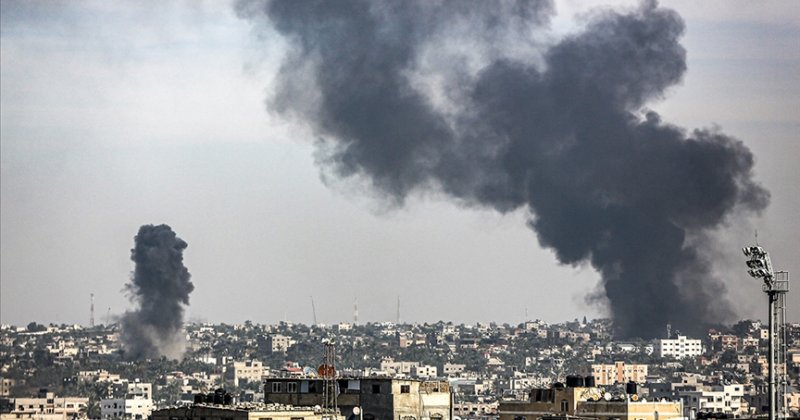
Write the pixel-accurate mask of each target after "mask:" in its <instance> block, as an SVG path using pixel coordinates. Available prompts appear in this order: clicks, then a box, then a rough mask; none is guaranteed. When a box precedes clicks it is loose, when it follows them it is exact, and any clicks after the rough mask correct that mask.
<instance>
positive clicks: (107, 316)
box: [106, 306, 111, 326]
mask: <svg viewBox="0 0 800 420" xmlns="http://www.w3.org/2000/svg"><path fill="white" fill-rule="evenodd" d="M110 324H111V307H110V306H109V307H108V310H106V326H108V325H110Z"/></svg>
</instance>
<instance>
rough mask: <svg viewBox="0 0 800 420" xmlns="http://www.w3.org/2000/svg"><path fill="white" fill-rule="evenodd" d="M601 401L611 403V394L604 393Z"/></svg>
mask: <svg viewBox="0 0 800 420" xmlns="http://www.w3.org/2000/svg"><path fill="white" fill-rule="evenodd" d="M603 399H604V400H606V401H611V393H610V392H606V393H604V394H603Z"/></svg>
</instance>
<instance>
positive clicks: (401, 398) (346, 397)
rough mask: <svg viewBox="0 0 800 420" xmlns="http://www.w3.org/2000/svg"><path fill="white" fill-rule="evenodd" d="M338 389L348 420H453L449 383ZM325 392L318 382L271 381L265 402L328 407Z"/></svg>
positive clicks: (378, 383)
mask: <svg viewBox="0 0 800 420" xmlns="http://www.w3.org/2000/svg"><path fill="white" fill-rule="evenodd" d="M335 385H336V386H335V389H336V391H334V393H335V394H336V403H337V405H338V407H339V409H340V410H341V413H342V415H343V416H344V418H345V419H351V418H358V419H359V420H387V419H393V420H452V416H453V399H452V394H451V392H450V385H449V384H448V383H447V382H446V381H419V380H414V379H393V378H346V379H345V378H343V379H338V380H337V381H336V384H335ZM325 388H326V383H325V381H323V380H322V379H317V378H305V379H303V378H301V379H293V378H268V379H267V380H266V381H265V384H264V401H265V402H266V403H275V404H289V405H294V406H323V407H324V406H325V403H326V401H325ZM329 389H330V388H329ZM328 403H329V404H330V401H328ZM353 416H355V417H353Z"/></svg>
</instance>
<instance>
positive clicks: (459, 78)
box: [237, 0, 769, 337]
mask: <svg viewBox="0 0 800 420" xmlns="http://www.w3.org/2000/svg"><path fill="white" fill-rule="evenodd" d="M237 12H238V14H239V16H240V17H243V18H247V19H249V20H251V21H252V22H254V23H255V24H257V25H262V24H263V25H265V26H263V27H262V26H256V27H257V28H272V29H273V30H275V31H277V32H278V33H280V34H281V35H282V36H284V37H285V39H286V40H287V41H288V44H289V52H288V54H287V57H286V59H285V61H284V63H283V65H282V67H281V69H280V72H279V74H278V77H277V79H276V92H275V93H274V95H273V96H272V97H271V98H270V101H269V106H270V109H271V110H273V111H275V112H278V113H280V114H282V115H284V116H286V117H289V118H295V119H298V120H300V121H303V122H305V123H306V124H308V125H309V126H310V127H311V128H312V129H313V130H314V132H315V133H316V135H317V136H318V137H319V139H320V140H319V141H318V160H319V161H320V163H321V164H322V165H323V167H324V170H325V171H327V172H328V173H332V174H334V175H336V176H339V177H351V176H356V177H359V178H365V179H367V180H369V182H370V183H371V185H372V186H373V187H374V188H375V190H376V191H379V192H381V193H382V194H383V195H384V196H385V197H387V198H388V199H389V201H390V202H393V203H395V204H398V205H401V204H402V203H403V201H404V199H405V198H406V197H407V196H408V195H409V194H411V193H413V192H415V191H419V190H434V191H441V192H444V193H446V194H448V195H450V196H451V197H453V198H455V199H456V200H457V201H458V202H459V203H461V204H463V205H466V206H481V207H489V208H494V209H496V210H497V211H499V212H510V211H514V210H516V209H519V208H525V209H526V210H527V211H528V212H529V214H530V219H529V226H530V227H531V228H532V229H533V230H534V231H535V232H536V234H537V236H538V240H539V242H540V243H541V244H542V245H543V246H545V247H548V248H551V249H553V250H554V251H555V253H556V255H557V257H558V259H559V261H560V262H561V263H564V264H580V263H582V262H586V261H588V262H590V263H591V264H592V266H593V267H595V268H596V269H597V270H598V271H599V272H600V274H601V276H602V292H601V293H599V296H591V297H589V299H590V300H591V299H596V298H603V299H605V298H607V300H608V303H609V309H610V311H611V313H612V316H613V319H614V322H615V328H616V333H617V334H618V336H622V337H631V336H640V337H652V336H654V335H657V334H659V333H660V332H661V331H662V330H663V329H664V326H665V325H666V324H667V323H668V322H670V323H671V324H672V325H673V326H675V327H676V328H678V329H680V330H681V331H683V332H694V331H698V330H699V329H700V328H702V327H703V326H704V325H708V323H714V322H719V321H722V320H725V319H726V318H727V317H728V316H730V305H729V302H727V301H726V300H725V298H724V285H723V283H722V282H721V281H720V279H719V278H716V277H715V276H714V274H713V273H712V272H711V271H710V268H709V261H707V260H706V258H705V257H704V255H706V253H705V251H706V250H707V249H706V248H705V247H706V246H708V245H707V244H708V243H709V241H708V240H707V234H708V233H709V232H711V231H713V230H714V229H716V228H719V227H720V226H723V225H724V224H725V223H727V222H729V221H730V219H731V218H732V217H735V216H738V215H741V214H746V213H747V212H758V211H760V210H761V209H763V208H765V207H766V205H767V203H768V200H769V193H768V192H767V191H766V190H765V189H763V188H762V187H761V186H760V185H758V184H757V183H755V182H754V181H753V179H752V168H753V155H752V154H751V153H750V151H749V150H748V149H747V148H746V147H745V146H744V145H743V144H742V143H741V142H740V141H738V140H736V139H734V138H731V137H729V136H727V135H725V134H723V133H721V132H720V131H719V130H717V129H711V130H695V131H691V132H688V131H686V130H684V129H682V128H680V127H676V126H674V125H671V124H668V123H664V122H662V121H661V119H660V117H659V115H657V114H656V113H655V112H652V111H648V110H647V109H646V108H645V105H646V104H647V103H648V101H652V100H654V99H660V98H661V97H662V96H663V94H664V92H665V89H667V88H668V87H670V86H672V85H675V84H676V83H678V82H680V81H681V78H682V76H683V74H684V72H685V71H686V51H685V50H684V48H683V47H682V46H681V45H680V43H679V38H680V37H681V35H682V33H683V30H684V25H683V21H682V20H681V18H680V16H678V14H677V13H675V12H674V11H671V10H668V9H663V8H660V7H658V5H657V4H656V2H654V1H650V2H644V3H642V4H641V5H640V6H639V7H637V8H635V9H629V10H625V11H621V12H620V11H611V10H604V11H598V12H596V13H595V14H594V15H593V16H592V17H591V18H590V19H589V20H588V22H587V24H586V26H585V28H584V29H583V30H582V32H580V33H577V34H573V35H570V36H566V37H564V38H563V39H561V40H557V41H553V40H552V39H551V38H552V37H549V38H548V35H547V34H546V30H547V25H548V22H549V18H550V17H551V15H552V13H553V12H554V7H553V5H552V4H551V3H550V2H548V1H516V2H514V1H512V2H499V1H498V2H495V1H482V0H477V1H469V0H464V1H461V0H458V1H447V0H442V1H427V0H426V1H392V0H388V1H374V0H369V1H366V0H365V1H359V0H354V1H314V0H308V1H305V0H293V1H271V2H266V3H264V2H250V1H241V2H240V3H238V4H237ZM684 286H687V287H684Z"/></svg>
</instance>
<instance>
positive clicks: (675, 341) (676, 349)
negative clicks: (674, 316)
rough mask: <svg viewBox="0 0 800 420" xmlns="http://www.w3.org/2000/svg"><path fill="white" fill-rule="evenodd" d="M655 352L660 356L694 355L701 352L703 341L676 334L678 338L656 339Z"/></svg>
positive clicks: (680, 357)
mask: <svg viewBox="0 0 800 420" xmlns="http://www.w3.org/2000/svg"><path fill="white" fill-rule="evenodd" d="M656 352H657V354H658V355H659V356H660V357H674V358H676V359H683V358H684V357H694V356H700V355H702V354H703V343H702V342H701V341H700V340H697V339H692V338H686V337H685V336H682V335H680V336H678V338H671V339H660V340H658V341H656Z"/></svg>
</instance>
